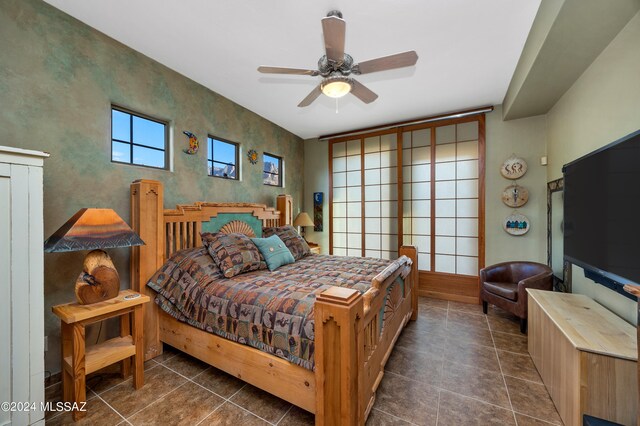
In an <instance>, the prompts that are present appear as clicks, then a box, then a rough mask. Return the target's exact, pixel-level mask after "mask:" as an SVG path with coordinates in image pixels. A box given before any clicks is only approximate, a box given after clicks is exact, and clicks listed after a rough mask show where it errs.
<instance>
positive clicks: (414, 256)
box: [399, 246, 420, 321]
mask: <svg viewBox="0 0 640 426" xmlns="http://www.w3.org/2000/svg"><path fill="white" fill-rule="evenodd" d="M399 255H400V256H402V255H405V256H407V257H408V258H409V259H411V261H412V262H413V264H412V265H411V275H410V276H409V279H410V281H409V282H410V284H409V285H410V286H411V321H415V320H417V319H418V282H419V281H420V277H419V274H418V249H417V248H416V247H415V246H402V247H400V251H399Z"/></svg>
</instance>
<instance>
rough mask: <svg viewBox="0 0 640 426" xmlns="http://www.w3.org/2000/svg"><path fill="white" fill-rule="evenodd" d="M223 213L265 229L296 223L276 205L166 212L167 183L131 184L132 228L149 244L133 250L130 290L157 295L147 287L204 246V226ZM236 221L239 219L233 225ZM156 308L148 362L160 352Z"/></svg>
mask: <svg viewBox="0 0 640 426" xmlns="http://www.w3.org/2000/svg"><path fill="white" fill-rule="evenodd" d="M278 205H279V206H280V205H283V206H284V205H286V206H290V205H291V197H290V196H288V195H281V196H279V197H278ZM222 215H236V216H242V215H245V216H248V217H251V218H255V219H256V220H258V221H259V223H261V225H262V226H283V225H289V224H290V220H291V219H290V218H291V212H287V214H281V212H279V211H278V210H276V209H275V208H273V207H267V206H266V205H264V204H254V203H209V202H196V203H193V204H180V205H177V206H176V208H175V209H165V208H164V205H163V186H162V182H159V181H156V180H146V179H141V180H136V181H135V182H133V183H132V184H131V228H132V229H133V230H134V231H136V232H137V233H138V235H140V238H142V240H143V241H144V242H145V245H144V246H139V247H133V248H132V253H131V288H132V289H133V290H135V291H138V292H140V293H143V294H147V295H148V296H150V297H152V298H153V297H155V293H154V292H153V290H151V289H149V288H148V287H147V286H146V283H147V281H148V280H149V278H151V276H152V275H153V274H154V273H155V272H156V271H157V270H158V269H159V268H160V267H161V266H162V265H163V264H164V262H165V261H166V259H167V258H168V257H169V256H171V254H173V253H174V252H176V251H178V250H183V249H187V248H192V247H199V246H201V245H202V241H201V239H200V232H202V230H203V225H204V226H205V227H206V226H207V224H209V223H210V222H211V221H212V219H214V218H218V217H219V216H222ZM234 221H237V220H233V221H232V222H234ZM226 225H228V226H229V227H233V226H235V225H236V224H235V223H234V224H231V225H229V222H227V223H225V226H226ZM247 226H248V225H247ZM206 230H209V231H211V230H212V229H206ZM215 230H216V231H217V230H218V229H215ZM157 310H158V307H157V305H156V304H155V303H149V304H147V305H146V306H145V313H144V317H145V323H146V325H145V335H144V340H145V348H146V353H145V359H150V358H153V357H154V356H156V355H157V354H158V353H160V351H161V347H160V340H159V330H158V328H157V324H158V322H157V321H156V320H155V317H157V315H158V312H157ZM151 316H154V317H151ZM151 324H156V327H155V328H153V327H149V325H151Z"/></svg>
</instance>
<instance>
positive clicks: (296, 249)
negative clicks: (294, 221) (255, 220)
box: [262, 225, 311, 260]
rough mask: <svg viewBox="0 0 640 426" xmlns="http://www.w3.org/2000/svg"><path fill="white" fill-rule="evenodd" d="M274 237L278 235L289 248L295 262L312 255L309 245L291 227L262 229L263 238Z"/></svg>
mask: <svg viewBox="0 0 640 426" xmlns="http://www.w3.org/2000/svg"><path fill="white" fill-rule="evenodd" d="M272 235H277V236H278V237H280V239H281V240H282V241H283V242H284V245H285V246H287V248H288V249H289V251H291V254H292V255H293V258H294V259H295V260H300V259H302V258H303V257H305V256H306V255H308V254H309V253H311V249H310V248H309V244H307V242H306V241H305V240H304V238H302V237H301V236H300V235H299V234H298V231H296V229H295V228H294V227H293V226H291V225H286V226H280V227H277V228H262V236H263V237H270V236H272Z"/></svg>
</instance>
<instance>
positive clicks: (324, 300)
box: [131, 180, 418, 425]
mask: <svg viewBox="0 0 640 426" xmlns="http://www.w3.org/2000/svg"><path fill="white" fill-rule="evenodd" d="M218 213H233V214H236V213H242V214H247V213H248V214H251V215H252V216H253V217H255V218H257V219H259V220H260V221H262V223H263V225H265V226H266V225H269V226H275V225H282V223H280V213H279V212H278V211H276V210H275V209H273V208H269V207H267V206H264V205H259V204H245V203H195V204H192V205H186V206H178V208H176V209H172V210H165V209H164V207H163V188H162V184H161V183H160V182H158V181H151V180H139V181H136V182H134V183H133V184H132V185H131V226H132V228H133V229H134V230H135V231H136V232H138V234H139V235H140V237H141V238H142V239H143V241H145V243H146V245H145V246H141V247H134V248H133V253H132V257H131V288H132V289H134V290H136V291H139V292H141V293H144V294H148V295H150V296H151V297H155V293H154V292H153V290H151V289H149V288H148V287H147V286H146V282H147V280H148V279H149V278H150V277H151V276H152V275H153V274H154V273H155V271H156V270H157V269H159V268H160V267H161V266H162V265H163V263H164V262H165V259H166V258H167V256H169V255H170V254H171V253H173V252H174V251H177V250H181V249H185V248H190V247H196V246H199V245H200V244H201V243H200V239H199V238H198V233H199V231H200V230H201V229H202V224H203V223H204V222H207V221H209V219H210V218H211V217H215V216H216V215H217V214H218ZM399 254H400V255H405V256H407V257H409V258H410V259H411V260H412V261H413V266H412V267H411V272H410V274H409V275H408V276H407V277H406V278H405V279H404V282H402V281H401V280H397V278H398V275H399V274H400V273H401V270H400V269H399V270H397V271H395V272H394V273H392V274H390V275H389V276H388V277H387V278H386V279H384V281H382V282H376V281H374V282H373V283H372V286H371V288H370V289H369V290H368V291H367V292H365V293H364V294H361V293H360V292H358V291H357V290H353V289H347V288H342V287H332V288H330V289H327V290H326V291H324V292H323V293H321V294H320V295H319V296H318V297H317V300H316V303H315V306H314V316H315V371H314V372H311V371H309V370H305V369H304V368H302V367H300V366H297V365H294V364H291V363H289V362H287V361H285V360H283V359H281V358H278V357H276V356H274V355H270V354H267V353H264V352H260V351H258V350H256V349H254V348H251V347H249V346H245V345H241V344H238V343H236V342H233V341H230V340H225V339H223V338H221V337H218V336H215V335H213V334H210V333H207V332H205V331H202V330H199V329H196V328H195V327H191V326H189V325H187V324H184V323H181V322H179V321H177V320H176V319H174V318H172V317H170V316H169V315H167V314H165V313H164V312H161V311H160V310H159V309H158V307H157V305H156V304H155V303H149V304H147V305H145V313H144V315H145V318H144V324H145V334H144V340H145V359H150V358H153V357H156V356H158V355H160V354H161V353H162V342H166V343H168V344H170V345H171V346H174V347H176V348H178V349H180V350H182V351H184V352H186V353H188V354H190V355H192V356H194V357H196V358H198V359H201V360H202V361H204V362H207V363H209V364H211V365H213V366H215V367H217V368H220V369H222V370H224V371H226V372H227V373H229V374H232V375H234V376H236V377H239V378H241V379H243V380H245V381H246V382H248V383H251V384H253V385H254V386H257V387H259V388H261V389H263V390H265V391H267V392H269V393H272V394H274V395H276V396H279V397H280V398H283V399H285V400H287V401H289V402H291V403H293V404H295V405H297V406H299V407H301V408H303V409H305V410H308V411H311V412H314V413H315V414H316V424H317V425H360V424H364V421H365V420H366V418H367V416H368V414H369V412H370V410H371V407H372V406H373V403H374V401H375V393H376V390H377V388H378V386H379V384H380V381H381V380H382V377H383V374H384V365H385V364H386V362H387V360H388V358H389V356H390V354H391V350H392V348H393V345H394V344H395V341H396V340H397V338H398V336H399V335H400V333H401V331H402V328H403V327H404V325H405V324H406V323H407V321H408V320H409V319H415V318H416V315H417V301H418V299H417V297H418V293H417V288H416V285H417V281H418V279H417V251H416V249H415V247H411V246H404V247H401V248H400V252H399Z"/></svg>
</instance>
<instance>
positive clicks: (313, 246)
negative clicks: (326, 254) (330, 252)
mask: <svg viewBox="0 0 640 426" xmlns="http://www.w3.org/2000/svg"><path fill="white" fill-rule="evenodd" d="M307 244H308V245H309V248H310V249H311V253H315V254H320V245H319V244H316V243H310V242H309V241H307Z"/></svg>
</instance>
